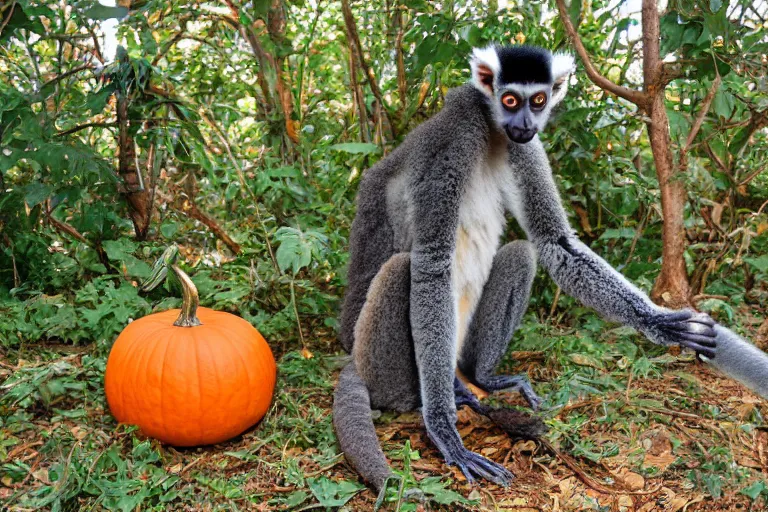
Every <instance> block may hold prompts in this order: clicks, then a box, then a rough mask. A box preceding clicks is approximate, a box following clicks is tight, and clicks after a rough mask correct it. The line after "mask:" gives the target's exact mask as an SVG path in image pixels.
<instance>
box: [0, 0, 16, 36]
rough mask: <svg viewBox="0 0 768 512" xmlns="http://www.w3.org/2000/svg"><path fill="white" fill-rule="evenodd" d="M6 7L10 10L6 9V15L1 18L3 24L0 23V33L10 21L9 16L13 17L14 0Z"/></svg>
mask: <svg viewBox="0 0 768 512" xmlns="http://www.w3.org/2000/svg"><path fill="white" fill-rule="evenodd" d="M7 8H8V9H10V10H9V11H8V16H7V17H6V18H5V19H4V20H3V24H2V25H0V34H2V33H3V30H5V27H6V26H7V25H8V23H9V22H10V21H11V18H12V17H13V10H14V9H15V8H16V2H11V5H9V6H8V7H7ZM5 9H6V8H5V7H4V8H3V10H5Z"/></svg>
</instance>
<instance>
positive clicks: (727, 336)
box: [702, 325, 768, 398]
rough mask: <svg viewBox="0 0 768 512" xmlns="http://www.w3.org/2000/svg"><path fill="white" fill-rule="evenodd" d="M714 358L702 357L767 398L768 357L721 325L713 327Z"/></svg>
mask: <svg viewBox="0 0 768 512" xmlns="http://www.w3.org/2000/svg"><path fill="white" fill-rule="evenodd" d="M715 333H717V338H715V340H716V342H717V347H716V348H715V357H714V358H713V359H708V358H706V357H702V359H704V360H705V361H707V362H708V363H709V364H711V365H712V366H714V367H715V368H717V369H718V370H720V371H721V372H723V373H724V374H726V375H728V376H729V377H731V378H733V379H735V380H737V381H739V382H741V383H742V384H744V385H745V386H747V387H748V388H749V389H751V390H752V391H754V392H755V393H757V394H758V395H760V396H762V397H763V398H768V371H767V370H766V369H768V355H766V353H765V352H763V351H762V350H760V349H759V348H757V347H756V346H754V345H753V344H752V343H750V342H749V341H747V340H745V339H744V338H742V337H741V336H739V335H737V334H736V333H734V332H733V331H731V330H730V329H726V328H725V327H723V326H722V325H715Z"/></svg>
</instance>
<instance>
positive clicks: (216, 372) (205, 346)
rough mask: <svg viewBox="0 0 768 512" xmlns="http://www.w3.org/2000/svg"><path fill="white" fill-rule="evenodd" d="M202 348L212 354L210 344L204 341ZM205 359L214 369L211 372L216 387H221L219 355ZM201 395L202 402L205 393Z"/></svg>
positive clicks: (209, 354)
mask: <svg viewBox="0 0 768 512" xmlns="http://www.w3.org/2000/svg"><path fill="white" fill-rule="evenodd" d="M203 325H205V324H203ZM209 328H210V326H209ZM214 330H215V329H214ZM216 333H217V334H219V332H218V331H216ZM200 348H203V349H205V350H206V351H207V352H208V354H207V355H208V356H211V348H210V347H209V346H208V344H206V343H203V344H201V345H200ZM204 360H206V361H209V362H210V364H211V365H212V367H213V371H212V372H210V373H211V374H213V378H214V380H215V381H216V386H215V388H216V389H221V378H220V377H219V365H218V357H216V355H215V354H214V355H213V357H207V358H204ZM200 396H201V400H200V401H201V403H203V398H202V397H203V395H202V393H201V394H200Z"/></svg>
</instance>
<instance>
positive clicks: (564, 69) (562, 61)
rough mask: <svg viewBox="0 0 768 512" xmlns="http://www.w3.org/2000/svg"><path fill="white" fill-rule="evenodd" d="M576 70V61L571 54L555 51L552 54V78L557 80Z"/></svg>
mask: <svg viewBox="0 0 768 512" xmlns="http://www.w3.org/2000/svg"><path fill="white" fill-rule="evenodd" d="M574 71H576V63H575V62H574V60H573V55H570V54H568V53H555V54H553V55H552V80H553V81H554V82H558V81H559V80H562V79H563V78H565V77H566V76H567V75H570V74H571V73H573V72H574Z"/></svg>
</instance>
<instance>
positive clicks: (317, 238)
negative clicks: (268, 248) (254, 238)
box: [275, 227, 327, 275]
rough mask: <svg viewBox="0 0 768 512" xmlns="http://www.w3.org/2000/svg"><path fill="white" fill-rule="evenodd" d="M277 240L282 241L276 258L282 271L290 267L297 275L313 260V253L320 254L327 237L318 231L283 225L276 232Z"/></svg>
mask: <svg viewBox="0 0 768 512" xmlns="http://www.w3.org/2000/svg"><path fill="white" fill-rule="evenodd" d="M275 240H277V241H278V242H280V247H278V248H277V252H276V253H275V258H276V259H277V265H278V266H279V267H280V271H281V272H285V271H286V270H288V269H289V268H290V269H291V270H292V271H293V274H294V275H296V274H298V273H299V270H301V269H302V268H304V267H307V266H309V264H310V263H311V262H312V255H313V254H316V255H319V254H320V252H321V250H322V248H323V245H324V244H325V242H326V240H327V237H326V236H325V235H323V234H322V233H318V232H317V231H311V230H308V231H301V230H298V229H296V228H291V227H282V228H280V229H278V230H277V232H276V233H275Z"/></svg>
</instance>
